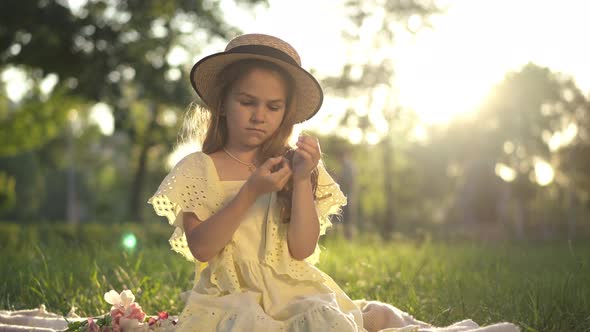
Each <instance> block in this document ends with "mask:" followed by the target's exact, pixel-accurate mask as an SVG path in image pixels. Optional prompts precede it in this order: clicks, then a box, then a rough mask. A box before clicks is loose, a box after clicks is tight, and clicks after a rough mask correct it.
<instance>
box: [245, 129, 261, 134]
mask: <svg viewBox="0 0 590 332" xmlns="http://www.w3.org/2000/svg"><path fill="white" fill-rule="evenodd" d="M246 130H249V131H255V132H259V133H262V134H264V130H262V129H257V128H246Z"/></svg>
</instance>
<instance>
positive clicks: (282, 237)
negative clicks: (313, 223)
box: [264, 164, 346, 281]
mask: <svg viewBox="0 0 590 332" xmlns="http://www.w3.org/2000/svg"><path fill="white" fill-rule="evenodd" d="M318 171H319V175H318V188H317V190H316V210H317V213H318V219H319V222H320V236H322V235H325V234H326V230H327V229H328V228H330V227H331V226H332V222H331V221H330V215H333V214H337V213H338V212H339V211H340V207H341V206H343V205H346V197H345V196H344V194H343V193H342V191H341V190H340V186H339V185H338V184H337V183H336V182H335V181H334V180H333V179H332V177H331V176H330V175H329V174H328V172H327V171H326V169H325V168H324V166H323V165H321V164H320V165H319V166H318ZM273 197H275V196H274V195H273ZM273 203H274V202H273ZM278 216H279V210H278V209H273V210H272V211H271V213H269V219H268V221H267V222H268V225H267V229H266V232H267V239H269V240H268V242H267V243H266V255H265V257H264V263H265V264H266V265H268V266H270V267H272V268H273V270H275V272H277V273H278V274H286V275H289V276H290V277H291V278H293V279H296V280H313V281H318V280H323V275H322V273H320V271H319V270H318V269H317V268H315V267H314V266H313V265H316V264H317V263H318V262H319V258H320V253H321V249H320V246H319V244H318V245H316V248H315V250H314V252H313V254H312V255H311V256H309V257H307V258H306V259H305V260H303V261H300V260H296V259H293V258H292V257H291V254H290V252H289V247H288V245H287V231H288V224H285V223H283V222H281V221H280V220H279V217H278Z"/></svg>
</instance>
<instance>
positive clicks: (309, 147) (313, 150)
mask: <svg viewBox="0 0 590 332" xmlns="http://www.w3.org/2000/svg"><path fill="white" fill-rule="evenodd" d="M297 146H298V147H299V148H300V149H303V150H305V151H306V152H308V153H309V154H311V155H312V156H313V157H314V158H313V160H314V161H316V160H320V151H319V149H318V148H317V146H315V147H314V146H312V145H309V144H307V143H299V144H297Z"/></svg>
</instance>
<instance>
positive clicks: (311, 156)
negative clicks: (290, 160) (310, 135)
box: [295, 145, 320, 163]
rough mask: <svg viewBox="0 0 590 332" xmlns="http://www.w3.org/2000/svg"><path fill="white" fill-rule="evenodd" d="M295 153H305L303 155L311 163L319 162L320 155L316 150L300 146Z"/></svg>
mask: <svg viewBox="0 0 590 332" xmlns="http://www.w3.org/2000/svg"><path fill="white" fill-rule="evenodd" d="M297 151H302V152H305V154H306V155H307V156H309V159H310V160H311V161H313V162H314V163H316V162H318V161H319V160H320V155H319V153H318V152H317V151H316V150H313V149H312V148H310V147H309V146H307V145H306V146H302V147H300V148H299V149H297V150H295V152H297Z"/></svg>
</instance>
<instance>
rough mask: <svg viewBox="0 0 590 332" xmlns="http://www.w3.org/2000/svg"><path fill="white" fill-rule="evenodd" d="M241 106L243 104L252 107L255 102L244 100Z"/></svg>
mask: <svg viewBox="0 0 590 332" xmlns="http://www.w3.org/2000/svg"><path fill="white" fill-rule="evenodd" d="M240 104H242V105H244V106H250V105H253V104H254V102H252V101H250V100H242V101H240Z"/></svg>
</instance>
